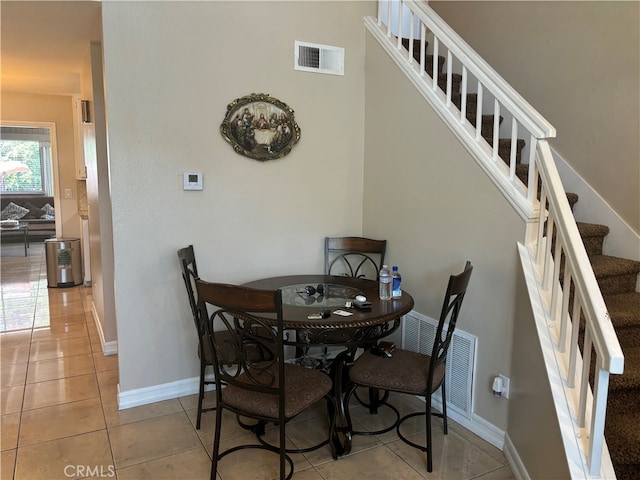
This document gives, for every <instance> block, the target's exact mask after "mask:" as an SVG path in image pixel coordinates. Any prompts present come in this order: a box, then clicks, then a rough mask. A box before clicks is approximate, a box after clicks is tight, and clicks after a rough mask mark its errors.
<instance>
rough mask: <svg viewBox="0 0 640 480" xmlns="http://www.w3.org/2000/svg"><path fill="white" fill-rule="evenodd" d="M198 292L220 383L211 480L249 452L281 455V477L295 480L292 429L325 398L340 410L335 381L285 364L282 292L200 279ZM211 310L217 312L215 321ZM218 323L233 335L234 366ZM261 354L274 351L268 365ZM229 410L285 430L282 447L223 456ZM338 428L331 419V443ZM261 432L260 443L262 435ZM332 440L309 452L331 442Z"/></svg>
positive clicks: (267, 358)
mask: <svg viewBox="0 0 640 480" xmlns="http://www.w3.org/2000/svg"><path fill="white" fill-rule="evenodd" d="M196 289H197V292H198V298H199V299H200V300H201V302H200V304H199V308H200V310H201V313H200V315H201V316H203V317H205V316H206V317H207V321H206V322H203V324H204V328H205V339H204V341H205V343H206V344H207V345H208V348H209V350H211V351H212V353H213V365H214V374H215V382H216V399H217V410H216V425H215V433H214V442H213V453H212V466H211V479H212V480H213V479H215V478H216V472H217V469H218V462H219V461H220V460H221V459H222V458H223V457H225V456H226V455H228V454H230V453H233V452H236V451H238V450H243V449H248V448H261V449H266V450H268V451H273V452H277V453H278V454H279V456H280V478H281V479H285V478H287V479H289V478H291V476H292V475H293V470H294V467H293V461H292V460H291V458H290V457H289V455H288V450H287V449H286V445H285V441H286V437H285V435H286V430H285V429H286V424H287V422H289V420H291V419H292V418H294V417H296V416H297V415H298V414H300V413H301V412H303V411H304V410H306V409H308V408H309V407H311V406H313V405H315V404H316V403H317V402H319V401H320V400H322V399H323V398H324V399H327V400H328V401H329V402H331V404H332V408H330V409H329V410H330V411H335V403H334V401H333V398H332V397H331V396H330V393H331V390H332V387H333V383H332V381H331V378H330V377H329V376H328V375H327V374H325V373H323V372H321V371H319V370H315V369H309V368H305V367H302V366H299V365H294V364H290V363H287V362H286V361H285V356H284V342H283V339H284V338H285V332H284V327H283V317H282V292H281V291H280V290H258V289H253V288H248V287H242V286H236V285H228V284H221V283H209V282H206V281H203V280H200V279H196ZM209 311H211V312H213V313H212V314H211V315H210V316H209V314H208V312H209ZM214 324H215V325H219V326H220V327H222V328H223V331H226V332H228V335H229V336H228V337H227V340H225V342H226V345H225V346H224V347H225V355H228V353H227V349H229V350H230V351H231V354H232V358H233V359H234V361H233V362H231V363H229V362H227V361H226V360H225V359H224V358H221V355H220V353H221V351H220V347H221V345H220V344H219V342H218V339H217V338H214V332H213V325H214ZM217 334H218V332H215V335H217ZM255 351H260V352H262V351H268V352H270V355H267V356H263V359H262V360H257V361H256V360H252V359H253V358H255V355H254V352H255ZM224 410H229V411H231V412H233V413H235V414H236V416H242V417H247V418H252V419H255V420H257V421H258V422H264V423H273V424H275V425H276V426H277V427H278V429H279V445H278V446H277V447H276V446H272V445H269V444H267V443H263V442H261V443H260V444H249V445H237V446H234V447H231V448H228V449H226V450H225V451H223V452H220V439H221V432H222V414H223V411H224ZM333 429H334V420H333V418H330V422H329V435H328V439H329V438H331V437H332V435H333ZM256 433H257V435H258V437H259V438H260V434H261V433H260V432H256ZM328 439H327V440H324V441H322V442H320V443H319V444H318V445H315V446H314V447H311V448H309V449H305V451H310V450H311V449H314V448H320V447H321V446H323V445H326V444H327V443H330V442H329V440H328ZM331 448H332V452H331V453H332V456H333V457H334V458H336V457H337V455H336V453H335V451H333V449H334V447H331ZM296 451H297V450H296ZM285 463H288V464H289V469H290V471H289V473H288V475H286V476H285Z"/></svg>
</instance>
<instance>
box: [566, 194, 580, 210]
mask: <svg viewBox="0 0 640 480" xmlns="http://www.w3.org/2000/svg"><path fill="white" fill-rule="evenodd" d="M567 200H568V201H569V206H570V207H571V209H573V206H574V205H575V204H576V203H578V194H577V193H571V192H567Z"/></svg>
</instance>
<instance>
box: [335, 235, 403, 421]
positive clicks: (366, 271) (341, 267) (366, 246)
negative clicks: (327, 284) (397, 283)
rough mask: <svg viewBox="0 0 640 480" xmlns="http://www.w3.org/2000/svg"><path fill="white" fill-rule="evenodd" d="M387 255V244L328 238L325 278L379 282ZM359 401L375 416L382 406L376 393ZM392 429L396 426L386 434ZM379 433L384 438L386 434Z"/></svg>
mask: <svg viewBox="0 0 640 480" xmlns="http://www.w3.org/2000/svg"><path fill="white" fill-rule="evenodd" d="M386 251H387V241H386V240H374V239H371V238H365V237H325V239H324V269H325V272H324V273H325V275H343V276H347V277H356V278H365V279H368V280H376V281H377V280H378V273H379V272H380V269H381V268H382V265H384V256H385V253H386ZM323 353H324V355H325V356H326V355H327V349H326V348H325V349H324V352H323ZM384 395H385V397H383V398H384V399H386V398H387V397H388V396H389V394H388V392H387V393H385V394H384ZM356 398H357V399H358V401H359V402H360V403H361V404H362V405H364V406H365V407H367V408H369V410H370V411H371V412H372V413H375V412H377V406H378V405H379V404H380V403H381V400H380V399H379V392H378V391H377V389H369V403H367V402H365V401H364V400H362V399H361V398H360V397H359V396H358V394H357V393H356ZM392 408H393V407H392ZM392 428H393V426H392V427H391V428H389V429H386V431H388V430H391V429H392ZM376 433H377V434H381V433H384V431H378V432H376Z"/></svg>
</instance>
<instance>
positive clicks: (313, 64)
mask: <svg viewBox="0 0 640 480" xmlns="http://www.w3.org/2000/svg"><path fill="white" fill-rule="evenodd" d="M293 56H294V65H293V68H294V69H295V70H300V71H303V72H316V73H327V74H329V75H344V48H342V47H332V46H330V45H318V44H316V43H308V42H299V41H297V40H296V41H295V44H294V52H293Z"/></svg>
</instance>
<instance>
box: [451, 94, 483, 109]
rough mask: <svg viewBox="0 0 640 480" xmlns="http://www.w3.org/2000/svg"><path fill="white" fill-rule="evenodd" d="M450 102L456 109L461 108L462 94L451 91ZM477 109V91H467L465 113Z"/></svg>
mask: <svg viewBox="0 0 640 480" xmlns="http://www.w3.org/2000/svg"><path fill="white" fill-rule="evenodd" d="M451 102H453V104H454V105H455V106H456V107H458V110H462V108H461V105H462V94H461V93H452V94H451ZM477 111H478V94H477V93H467V113H477Z"/></svg>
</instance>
